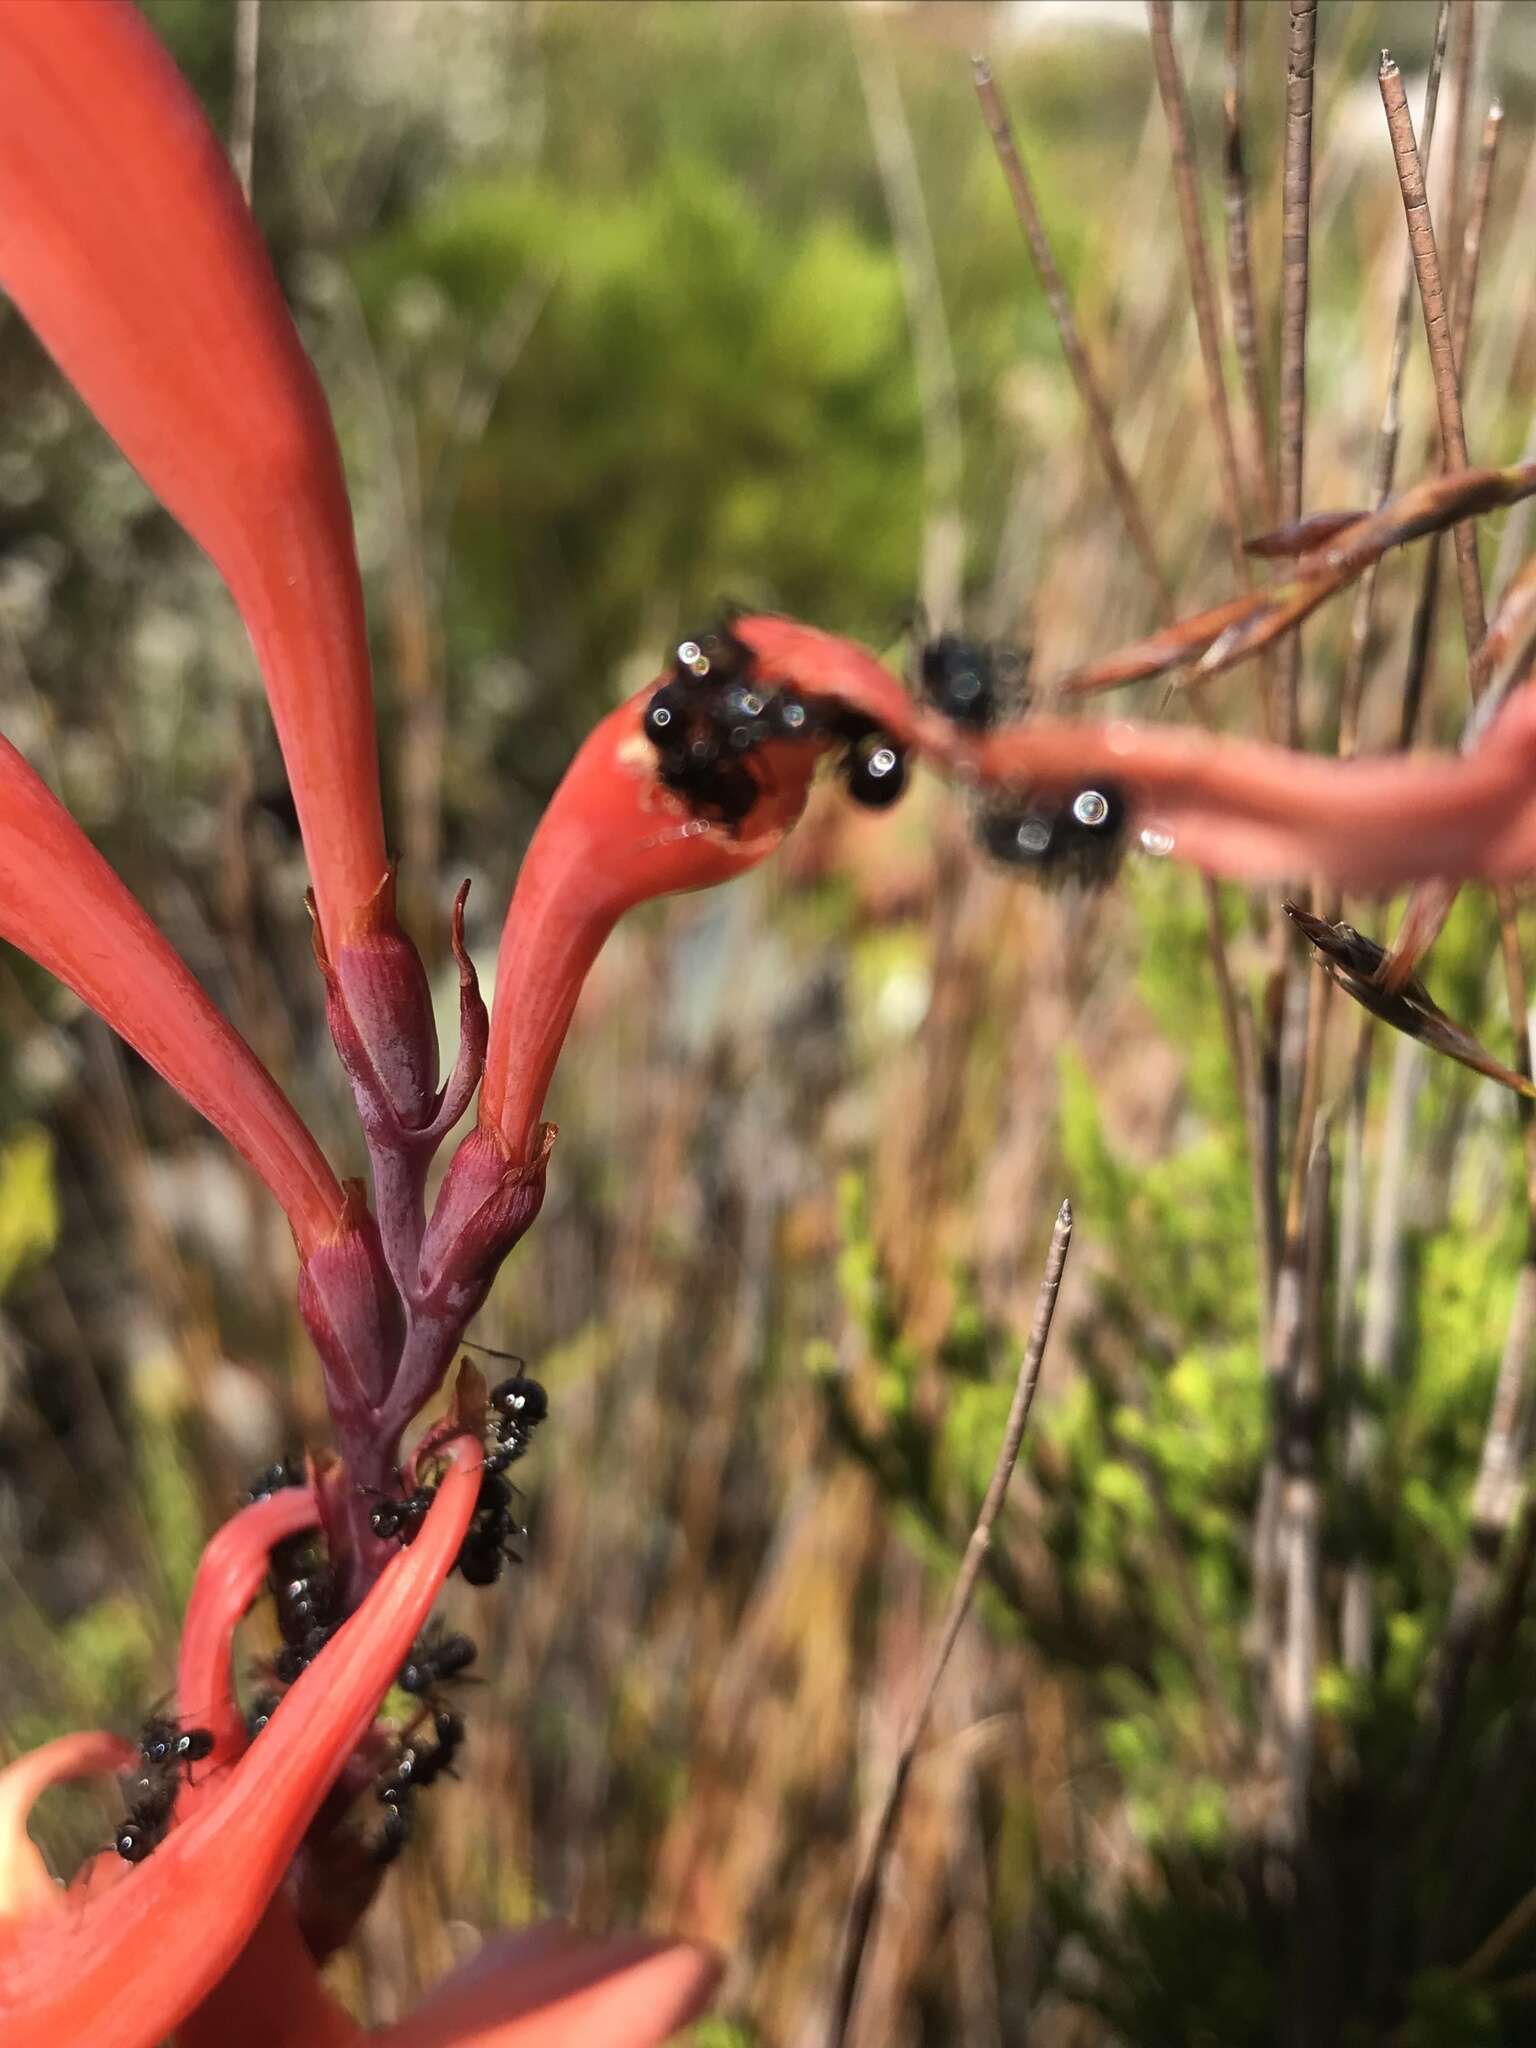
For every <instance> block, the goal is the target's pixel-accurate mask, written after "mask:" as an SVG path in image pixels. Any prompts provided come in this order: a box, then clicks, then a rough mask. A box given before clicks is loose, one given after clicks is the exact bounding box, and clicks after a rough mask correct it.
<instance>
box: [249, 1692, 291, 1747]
mask: <svg viewBox="0 0 1536 2048" xmlns="http://www.w3.org/2000/svg"><path fill="white" fill-rule="evenodd" d="M282 1697H283V1696H282V1694H281V1693H280V1692H274V1691H273V1690H272V1688H271V1687H270V1686H264V1687H263V1688H262V1690H261V1691H260V1692H258V1693H255V1694H253V1695H252V1698H251V1704H250V1705H249V1706H248V1707H247V1708H246V1710H245V1732H246V1734H247V1735H249V1736H250V1738H251V1740H252V1741H253V1742H254V1741H255V1739H256V1737H257V1736H258V1735H259V1734H260V1733H261V1731H262V1729H263V1728H265V1727H266V1725H267V1723H268V1722H269V1721H270V1720H271V1718H272V1716H273V1715H274V1714H275V1713H276V1712H277V1709H278V1707H279V1706H280V1705H281V1703H282Z"/></svg>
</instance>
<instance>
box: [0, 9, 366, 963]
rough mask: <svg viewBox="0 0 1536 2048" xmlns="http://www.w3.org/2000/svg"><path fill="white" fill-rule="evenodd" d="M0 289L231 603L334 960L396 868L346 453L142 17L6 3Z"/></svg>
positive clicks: (203, 125) (196, 119)
mask: <svg viewBox="0 0 1536 2048" xmlns="http://www.w3.org/2000/svg"><path fill="white" fill-rule="evenodd" d="M0 282H3V283H4V285H5V287H6V289H7V290H8V291H9V292H10V293H11V295H12V296H13V297H14V298H15V300H16V303H17V305H18V306H19V307H20V308H21V310H22V312H23V313H24V314H25V315H26V317H27V319H28V320H29V321H30V322H31V324H32V325H33V327H35V328H36V330H37V332H38V334H39V336H40V337H41V339H42V341H43V343H44V344H45V346H46V347H47V348H48V350H49V351H50V353H51V354H52V355H53V356H54V357H55V359H56V360H57V362H58V364H59V366H60V368H61V369H62V370H63V371H64V374H65V375H66V376H67V377H68V378H69V379H70V381H71V382H72V383H73V384H74V386H75V388H76V389H77V390H78V391H79V393H80V395H81V397H82V398H84V400H85V402H86V404H87V405H89V407H90V408H91V410H92V412H94V413H95V415H96V417H97V418H98V419H99V420H100V421H101V423H102V425H103V426H104V427H105V428H106V429H107V431H108V432H109V433H110V434H111V435H112V436H113V438H114V439H115V440H116V441H117V443H118V445H119V446H120V447H121V449H122V450H123V453H124V454H125V455H126V456H127V457H128V459H129V461H130V462H131V463H132V464H133V465H134V467H135V468H136V469H137V470H138V471H139V473H140V474H141V475H142V476H143V478H144V480H145V482H146V483H147V484H148V485H149V486H150V488H151V489H152V490H153V491H154V492H155V494H156V496H157V497H159V498H160V499H161V500H162V501H163V502H164V503H165V505H166V506H167V507H168V508H169V510H170V511H171V512H173V513H174V514H175V516H176V517H177V518H178V519H179V520H180V521H181V522H182V524H183V525H184V526H185V527H186V528H187V530H188V532H190V533H191V534H192V536H193V537H194V539H196V540H197V541H198V542H199V543H200V544H201V545H202V546H203V547H204V548H206V549H207V551H208V553H209V554H210V555H211V556H212V557H213V560H214V561H215V562H216V563H217V565H218V567H219V569H220V570H221V572H222V573H223V575H224V577H225V580H226V581H227V582H228V584H229V587H230V589H231V591H232V592H233V594H234V598H235V602H236V604H237V605H238V606H239V608H240V611H241V614H242V616H243V617H244V619H245V623H246V625H247V627H248V628H249V630H250V634H251V638H252V640H253V642H254V643H255V648H256V654H257V659H258V661H259V662H260V664H261V669H262V674H263V677H264V678H265V681H266V686H267V691H268V694H269V696H270V698H271V702H272V713H273V717H274V719H275V721H276V724H277V731H278V738H279V740H280V741H281V744H282V749H283V756H284V759H285V760H286V762H287V765H288V774H289V779H290V781H291V783H292V785H293V793H294V800H295V802H296V804H297V806H298V812H299V820H300V824H301V826H302V828H303V833H304V844H305V850H306V852H307V854H308V857H309V865H310V871H311V874H312V875H313V877H314V884H315V893H316V896H317V898H318V900H319V905H320V914H321V918H322V921H323V924H324V928H325V933H326V937H327V939H328V941H329V942H330V944H331V946H332V949H333V951H334V950H335V948H336V946H337V945H338V944H339V943H340V941H341V939H342V938H343V936H344V935H345V930H346V925H347V921H348V919H349V918H350V917H351V916H352V914H353V913H354V912H356V911H358V910H359V909H360V908H361V907H362V906H364V905H365V904H367V902H368V901H369V899H370V898H371V897H372V896H373V894H374V892H375V891H376V890H377V888H378V886H379V883H380V881H381V879H382V877H383V875H384V872H385V867H386V864H387V863H386V858H385V851H384V829H383V821H382V816H381V811H380V804H379V783H378V761H377V745H376V740H375V734H374V717H373V695H372V689H371V685H370V680H369V667H368V648H367V639H366V634H365V630H364V623H363V606H362V592H361V587H360V584H359V579H358V571H357V556H356V550H355V547H354V544H353V538H352V520H351V513H350V511H349V509H348V505H347V496H346V488H345V484H344V482H343V479H342V473H341V462H340V457H339V455H338V452H337V448H336V437H335V434H334V432H333V430H332V427H331V421H330V415H329V413H328V412H327V410H326V404H325V398H324V395H323V394H322V392H321V390H320V386H319V383H318V381H317V379H316V377H315V373H314V370H313V368H312V367H311V365H310V362H309V359H308V357H307V356H306V355H305V353H304V350H303V348H302V347H301V345H300V343H299V338H298V335H297V334H296V333H295V331H294V327H293V322H292V320H291V319H290V318H289V315H288V311H287V308H286V307H285V305H284V304H283V299H282V294H281V293H280V291H279V290H278V286H277V281H276V279H275V277H274V276H273V274H272V266H271V263H270V261H269V259H268V257H267V253H266V250H265V248H264V247H263V245H262V241H261V237H260V235H259V234H258V233H257V230H256V226H255V223H254V222H253V220H252V219H251V215H250V212H249V210H248V208H247V207H246V204H245V201H244V199H243V198H242V196H241V193H240V188H239V186H238V185H237V184H236V182H235V179H234V176H233V174H232V172H231V170H230V168H229V164H228V162H227V160H226V158H225V155H224V152H223V150H222V149H221V148H220V146H219V143H218V140H217V138H216V137H215V136H214V135H213V133H212V132H211V130H210V129H209V127H208V124H207V122H206V121H205V119H204V118H203V114H202V111H201V109H200V108H199V107H198V105H197V102H196V100H195V99H194V98H193V96H192V94H191V92H190V91H189V90H188V88H187V86H186V85H185V84H184V82H183V81H182V79H181V77H180V75H179V74H178V73H177V71H176V68H175V66H174V65H173V64H172V63H171V61H170V59H169V57H167V55H166V54H165V52H164V51H163V50H162V49H161V48H160V46H159V44H158V43H157V42H156V41H155V39H154V37H153V36H152V35H151V34H150V32H149V30H148V29H147V28H146V27H145V25H144V23H143V22H142V21H141V20H140V19H139V17H138V15H137V13H136V12H135V11H134V10H133V8H132V7H131V6H129V5H128V4H127V0H73V4H72V5H70V6H68V7H56V6H50V5H44V4H41V0H11V4H7V5H5V6H3V7H0Z"/></svg>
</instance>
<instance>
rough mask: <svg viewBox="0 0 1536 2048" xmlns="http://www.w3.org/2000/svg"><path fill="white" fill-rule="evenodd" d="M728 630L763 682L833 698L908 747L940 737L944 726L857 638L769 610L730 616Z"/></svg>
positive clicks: (940, 740)
mask: <svg viewBox="0 0 1536 2048" xmlns="http://www.w3.org/2000/svg"><path fill="white" fill-rule="evenodd" d="M731 633H732V635H733V637H734V638H735V639H737V640H740V641H741V642H742V643H743V644H744V645H745V646H747V647H750V648H751V649H752V652H753V653H754V654H755V655H756V657H757V668H758V673H759V675H761V677H762V678H763V680H764V681H765V682H770V681H774V680H779V681H783V682H790V683H793V684H794V686H795V688H796V689H797V690H799V691H801V692H802V693H803V694H804V695H805V696H807V697H831V698H834V699H835V700H836V701H837V702H838V703H839V704H846V705H847V706H848V707H849V708H850V709H851V710H854V711H861V712H863V714H864V716H865V717H866V718H870V719H873V720H874V722H875V724H876V725H878V726H879V727H880V728H881V729H882V730H883V731H885V732H888V733H890V734H891V735H892V736H893V737H894V738H896V739H899V740H901V741H903V742H904V743H905V744H906V745H908V746H919V747H920V746H923V745H925V744H928V745H932V744H935V743H940V742H942V737H943V730H944V729H943V727H942V726H940V725H939V724H938V723H937V721H935V720H932V719H930V718H929V717H927V716H926V715H925V714H924V712H923V711H922V709H921V707H920V706H919V705H917V704H916V703H915V702H914V701H913V699H912V697H911V695H910V694H909V693H908V692H907V691H906V690H904V689H903V688H902V686H901V684H900V683H899V682H897V680H896V678H895V677H894V676H893V675H892V674H891V673H890V671H889V669H887V668H885V667H884V666H883V665H882V664H881V663H880V662H879V661H877V660H876V658H875V656H874V655H873V654H871V653H870V651H869V649H868V648H867V647H861V646H860V645H859V644H858V642H857V641H856V640H845V639H843V638H842V637H841V635H840V634H837V633H823V632H821V631H820V630H819V629H818V628H817V627H815V626H802V625H801V623H800V621H799V620H798V619H786V618H783V617H780V616H778V615H777V614H775V613H771V612H765V613H763V614H762V615H761V616H756V617H748V618H737V619H732V621H731Z"/></svg>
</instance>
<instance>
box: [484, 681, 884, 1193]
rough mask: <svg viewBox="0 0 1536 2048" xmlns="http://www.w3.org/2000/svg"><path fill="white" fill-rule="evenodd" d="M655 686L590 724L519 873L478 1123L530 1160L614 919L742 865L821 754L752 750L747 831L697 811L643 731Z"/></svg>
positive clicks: (779, 835)
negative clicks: (681, 798) (675, 787)
mask: <svg viewBox="0 0 1536 2048" xmlns="http://www.w3.org/2000/svg"><path fill="white" fill-rule="evenodd" d="M887 680H889V678H887ZM655 687H656V686H655V684H651V685H650V686H649V687H648V688H647V689H644V690H641V691H638V692H637V693H636V695H635V696H633V697H632V698H630V699H629V701H628V702H627V703H625V704H621V705H620V706H619V707H618V709H617V710H616V711H611V712H610V713H609V714H608V716H607V717H606V718H605V719H604V720H603V721H602V723H601V724H600V725H598V726H597V727H596V729H595V730H594V731H593V732H591V733H589V734H588V736H587V739H586V741H585V742H584V744H583V745H582V747H581V750H580V751H579V753H578V754H577V756H576V758H575V760H574V761H573V762H572V763H571V765H570V767H569V769H568V770H567V771H566V775H565V779H564V781H563V782H562V783H561V784H560V787H559V788H558V789H557V790H556V792H555V794H554V798H553V800H552V801H551V803H550V806H549V809H548V810H547V811H546V812H545V813H544V816H543V817H542V818H541V819H540V821H539V826H538V830H537V831H536V832H535V833H534V836H533V842H532V844H531V845H530V846H529V848H528V852H527V855H526V857H525V858H524V861H523V865H522V868H521V870H520V871H519V873H518V877H517V887H516V889H515V890H514V891H513V896H512V907H511V909H510V910H509V911H508V912H507V921H506V925H505V926H504V928H503V930H502V934H501V951H500V953H499V954H498V956H497V962H496V995H495V999H494V1001H493V1003H492V1005H491V1036H490V1045H489V1049H488V1050H487V1053H486V1061H485V1080H484V1083H483V1085H482V1088H481V1095H480V1114H481V1121H482V1122H483V1123H489V1124H494V1125H496V1126H498V1127H499V1129H500V1130H501V1133H502V1135H503V1137H504V1138H505V1139H506V1142H507V1144H508V1145H509V1146H510V1147H511V1149H512V1153H513V1156H514V1157H515V1158H519V1159H522V1158H527V1157H529V1156H531V1153H532V1150H533V1148H534V1147H535V1146H536V1145H537V1143H538V1142H539V1140H538V1123H539V1112H540V1110H541V1108H542V1106H543V1102H544V1095H545V1091H546V1089H547V1088H548V1086H549V1078H550V1075H551V1074H552V1073H553V1072H554V1068H555V1061H556V1059H557V1058H558V1057H559V1053H560V1047H561V1045H562V1043H563V1042H564V1039H565V1034H566V1030H567V1028H568V1027H569V1025H570V1021H571V1015H572V1012H573V1011H574V1010H575V1007H576V999H577V997H578V996H579V995H580V993H581V985H582V983H583V982H584V981H585V979H586V976H587V972H588V970H589V969H590V967H591V965H592V963H593V961H594V960H595V959H596V958H597V955H598V953H599V952H600V950H601V948H602V945H603V941H604V940H605V939H606V938H607V936H608V934H609V932H610V931H611V930H612V929H613V927H614V925H615V923H616V922H617V921H618V919H619V918H620V917H621V916H622V915H623V914H624V912H625V911H626V910H629V909H632V908H633V907H634V905H635V904H637V903H643V902H647V901H648V900H649V899H650V898H652V897H655V896H667V895H671V894H674V893H675V892H677V891H679V890H685V889H707V888H709V887H710V886H711V885H712V884H714V883H716V882H725V881H729V880H730V879H731V877H732V876H733V875H739V874H744V873H745V872H746V870H747V869H748V868H751V867H755V866H756V865H757V863H758V862H759V861H760V860H762V859H764V858H765V857H766V856H767V855H768V854H770V853H772V851H773V850H774V848H775V847H776V846H777V845H778V844H779V843H780V841H781V840H782V839H783V837H784V834H785V833H786V832H787V831H788V830H789V828H790V827H791V826H792V825H793V824H794V822H795V820H796V819H797V818H798V817H799V815H800V813H801V811H802V810H803V809H804V808H805V799H806V794H807V792H808V790H809V788H810V781H811V776H812V774H813V773H814V771H815V766H816V760H815V751H814V749H812V748H809V747H801V746H788V745H778V746H771V747H764V748H762V749H761V750H760V751H759V753H758V754H757V755H756V756H754V760H755V761H756V762H757V763H758V764H759V766H760V767H761V770H762V774H763V780H764V784H765V790H764V795H763V796H762V797H761V799H760V800H759V802H758V804H757V806H756V808H755V809H754V810H753V811H752V813H751V815H750V816H749V817H748V818H746V819H745V820H744V821H743V823H742V824H741V826H740V828H739V829H738V830H737V831H735V832H733V831H731V830H729V829H727V828H726V827H724V826H720V825H709V824H705V823H703V822H702V821H701V820H699V819H697V818H694V817H691V816H690V815H689V814H688V812H687V811H686V810H685V809H684V808H683V806H682V805H681V804H680V803H679V802H678V801H677V799H676V798H674V797H671V796H669V795H668V794H667V792H666V791H664V790H663V789H662V788H661V786H660V784H659V783H658V782H657V779H656V756H655V751H654V749H653V748H652V747H651V745H650V743H649V741H648V740H647V739H646V737H645V734H644V732H643V731H642V730H641V724H640V721H641V716H642V714H643V712H644V709H645V706H646V704H647V703H648V702H649V701H650V698H651V695H652V692H653V691H654V689H655ZM892 687H893V688H894V687H895V686H894V685H892Z"/></svg>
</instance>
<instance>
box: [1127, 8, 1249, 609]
mask: <svg viewBox="0 0 1536 2048" xmlns="http://www.w3.org/2000/svg"><path fill="white" fill-rule="evenodd" d="M1147 13H1148V17H1149V19H1150V22H1151V28H1152V61H1153V64H1154V66H1155V68H1156V71H1157V90H1158V94H1159V97H1160V98H1161V100H1162V103H1163V118H1164V120H1165V121H1166V122H1167V125H1168V147H1169V150H1170V152H1171V154H1172V157H1173V186H1174V192H1175V194H1176V196H1177V198H1178V202H1179V223H1180V226H1181V228H1182V230H1183V235H1184V258H1185V261H1186V263H1187V264H1188V266H1189V290H1190V299H1191V301H1192V303H1193V305H1194V309H1195V329H1196V332H1197V333H1198V335H1199V337H1200V357H1201V361H1202V362H1203V363H1204V365H1205V385H1206V393H1207V397H1208V399H1209V403H1210V409H1211V424H1212V426H1213V427H1214V428H1215V431H1216V452H1217V457H1218V462H1219V468H1220V474H1221V502H1222V510H1223V512H1224V513H1225V514H1226V520H1227V528H1228V531H1229V533H1230V535H1231V540H1232V553H1233V559H1234V560H1235V562H1236V564H1237V569H1238V573H1239V575H1240V576H1242V577H1243V578H1244V580H1245V581H1246V578H1247V561H1246V558H1245V557H1244V554H1243V497H1242V486H1241V484H1240V482H1239V479H1238V472H1237V444H1236V442H1235V441H1234V439H1233V437H1232V414H1231V410H1230V408H1229V407H1228V404H1227V385H1226V377H1225V375H1224V373H1223V370H1222V365H1221V323H1220V320H1219V318H1218V316H1217V312H1216V295H1215V293H1214V292H1213V290H1212V289H1211V269H1210V264H1209V262H1208V261H1207V259H1206V253H1205V234H1204V231H1203V229H1202V228H1201V225H1200V187H1199V180H1198V178H1197V176H1196V172H1195V152H1194V142H1193V131H1192V124H1191V122H1190V118H1189V103H1188V101H1187V100H1186V98H1185V96H1184V80H1183V77H1182V75H1181V73H1180V71H1179V60H1178V56H1177V53H1176V52H1175V50H1174V47H1173V18H1172V10H1171V8H1170V6H1169V0H1147Z"/></svg>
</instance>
